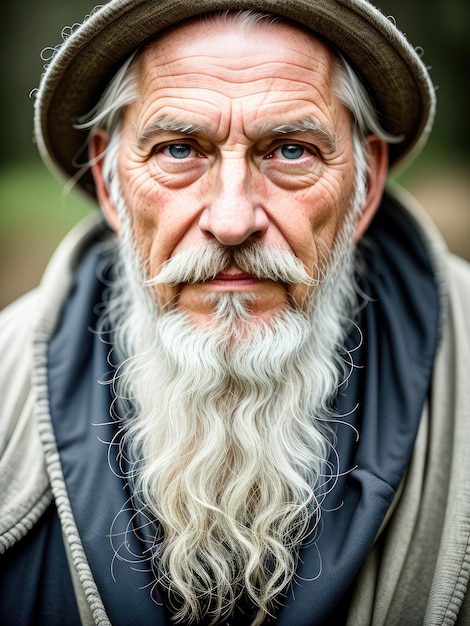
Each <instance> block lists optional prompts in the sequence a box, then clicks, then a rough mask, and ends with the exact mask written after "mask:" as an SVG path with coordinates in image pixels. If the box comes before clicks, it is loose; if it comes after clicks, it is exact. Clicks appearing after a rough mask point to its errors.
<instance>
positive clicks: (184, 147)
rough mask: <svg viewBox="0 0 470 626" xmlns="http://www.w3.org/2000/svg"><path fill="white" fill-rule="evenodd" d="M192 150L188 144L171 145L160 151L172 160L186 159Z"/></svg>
mask: <svg viewBox="0 0 470 626" xmlns="http://www.w3.org/2000/svg"><path fill="white" fill-rule="evenodd" d="M193 150H194V148H193V147H192V146H191V145H190V144H189V143H172V144H170V145H168V146H165V147H164V148H163V149H162V153H163V154H165V155H166V156H170V157H172V158H173V159H187V158H188V157H189V156H191V152H192V151H193Z"/></svg>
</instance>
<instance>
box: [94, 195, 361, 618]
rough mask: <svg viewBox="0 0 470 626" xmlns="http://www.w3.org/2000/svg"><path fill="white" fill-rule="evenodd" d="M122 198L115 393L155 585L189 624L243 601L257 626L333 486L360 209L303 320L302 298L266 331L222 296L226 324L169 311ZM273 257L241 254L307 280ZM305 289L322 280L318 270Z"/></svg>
mask: <svg viewBox="0 0 470 626" xmlns="http://www.w3.org/2000/svg"><path fill="white" fill-rule="evenodd" d="M356 196H357V197H356V198H355V203H356V204H360V202H361V195H360V194H359V193H357V194H356ZM115 203H116V204H120V205H121V219H122V220H123V221H124V227H123V231H122V232H121V245H120V249H121V259H120V263H118V268H119V269H118V271H117V279H116V283H115V286H114V288H113V291H114V297H112V298H111V299H110V303H109V306H108V310H107V317H106V323H107V325H108V327H110V328H112V332H113V344H114V348H115V349H116V351H117V353H118V354H119V355H120V358H121V360H122V362H121V365H120V366H119V368H118V370H117V373H116V376H115V379H114V390H115V394H116V397H117V398H118V399H119V401H120V403H121V406H122V407H125V415H124V416H123V428H124V430H125V435H124V438H123V442H122V446H123V448H122V450H123V454H126V455H127V457H128V458H129V459H130V468H131V469H130V470H129V472H128V476H127V478H128V481H129V483H130V484H131V489H132V490H133V493H134V502H135V503H140V504H137V506H140V507H141V508H142V511H143V512H144V514H145V516H146V519H150V520H151V521H152V522H153V523H154V529H155V530H154V533H153V535H152V538H151V540H150V543H149V545H148V550H147V553H148V555H149V557H148V558H149V561H150V563H151V566H152V569H153V571H154V575H155V583H156V584H159V585H160V588H163V589H164V590H165V593H166V595H167V599H168V602H169V603H171V610H172V613H173V618H174V620H175V621H177V622H178V621H179V622H183V621H184V622H185V623H191V622H193V621H194V622H196V623H197V622H201V621H203V620H204V623H210V624H220V623H223V621H224V620H226V619H228V618H230V616H231V615H232V614H233V612H234V610H235V608H236V606H237V604H238V603H239V602H240V599H241V598H242V597H243V598H244V602H246V600H248V602H249V603H251V605H252V606H253V614H252V616H251V618H246V619H247V623H248V619H251V623H252V624H253V625H257V624H261V623H262V622H263V620H264V619H265V617H266V616H267V615H269V614H271V613H272V612H273V610H274V609H275V606H276V602H277V601H279V600H281V599H282V594H283V593H285V592H286V590H287V589H288V587H289V584H290V583H291V582H292V580H293V578H294V576H295V570H296V563H297V559H298V554H299V549H300V546H301V544H302V543H303V542H305V541H306V540H307V539H308V538H309V537H313V533H314V530H315V527H316V525H317V523H318V520H319V518H320V513H321V504H322V494H325V493H326V491H327V490H328V482H329V481H332V480H334V476H332V475H331V469H329V466H328V461H327V460H328V458H329V455H330V452H331V447H332V445H333V444H334V438H333V436H332V434H331V431H330V429H329V427H328V422H329V421H330V419H331V418H332V412H331V401H332V399H333V398H334V396H335V394H336V391H337V388H338V386H339V385H340V384H341V382H342V381H343V380H344V378H345V377H347V375H348V371H349V365H348V363H349V358H348V355H347V353H346V352H345V350H344V349H343V348H342V346H343V343H344V339H345V335H346V333H347V331H348V330H349V328H350V325H351V315H352V309H353V306H354V303H355V301H356V291H355V281H354V268H355V253H354V248H353V243H352V241H353V236H354V230H355V229H354V225H355V218H354V211H353V210H351V212H350V218H349V219H347V220H346V223H345V225H344V227H343V229H342V232H341V236H340V237H339V238H338V240H337V242H336V244H335V247H334V249H333V251H332V253H331V254H330V257H329V259H328V261H326V262H325V264H324V267H319V268H317V277H318V285H317V286H316V287H315V289H314V290H313V293H312V295H311V296H310V298H309V301H308V302H306V303H304V306H303V308H302V310H300V309H299V308H297V307H296V306H295V304H294V303H291V304H290V305H289V306H287V307H286V309H285V310H284V311H283V312H282V313H280V314H278V315H277V316H276V317H275V318H274V319H273V320H272V321H271V322H269V323H260V322H259V320H256V319H255V318H253V317H252V315H251V314H250V297H248V296H246V295H245V296H244V295H243V294H230V293H229V294H218V295H217V296H216V297H214V298H213V302H212V304H213V307H214V314H213V318H212V322H211V323H209V324H208V325H206V326H204V327H201V328H199V327H198V328H196V327H194V325H193V324H192V323H191V322H189V321H188V319H187V318H186V317H185V315H184V314H183V313H181V312H179V311H178V310H177V309H176V310H169V311H161V310H159V308H158V305H156V303H155V301H154V298H153V296H152V289H151V284H152V280H150V281H147V283H146V282H145V280H144V277H143V276H142V272H141V270H140V269H139V267H138V254H137V253H136V250H135V245H134V242H133V237H132V232H131V227H130V225H129V219H128V217H126V215H127V212H126V211H125V207H124V206H123V200H122V197H121V196H120V195H116V197H115ZM216 247H217V246H216ZM271 252H272V251H270V250H269V249H268V250H259V249H257V250H256V253H255V255H253V254H251V253H250V251H249V250H248V249H247V250H245V251H244V250H241V251H240V255H241V257H243V256H244V255H245V256H246V257H247V258H249V259H250V260H249V261H246V263H247V264H248V266H249V268H250V269H249V271H250V272H251V273H255V271H254V270H255V268H254V265H256V263H259V264H260V265H263V267H264V270H263V271H266V267H269V268H272V273H273V275H276V272H277V273H278V275H281V274H282V280H283V281H285V282H289V281H290V280H292V282H300V281H301V279H302V277H301V276H299V272H300V273H302V271H303V270H301V269H299V264H298V262H297V260H295V259H293V258H292V257H291V255H290V254H289V255H283V254H282V253H281V254H279V253H278V251H274V252H273V253H272V254H271ZM191 254H192V253H191V252H190V253H189V258H188V257H187V256H185V257H183V258H182V259H180V260H178V259H176V257H175V259H176V260H175V263H174V264H172V266H171V268H170V269H169V270H168V268H164V270H163V271H164V272H167V277H166V279H165V280H168V281H169V282H171V280H176V281H177V280H178V276H179V274H178V272H180V273H181V272H183V271H186V269H187V268H188V266H191V267H192V265H191V263H193V264H197V262H198V261H197V259H200V258H201V251H200V250H196V251H194V254H193V256H192V257H191ZM223 254H224V252H223V251H221V250H218V251H215V252H214V251H213V252H211V251H210V250H206V251H205V252H204V257H205V258H206V260H205V261H204V264H205V268H200V269H199V270H195V273H194V275H193V278H194V276H197V274H198V272H204V271H209V270H208V268H207V264H208V265H211V264H213V265H214V267H212V268H211V271H215V273H217V271H220V269H221V268H220V267H219V266H218V264H220V256H221V255H222V256H223ZM254 256H256V257H258V258H259V259H262V261H261V262H259V261H256V260H255V259H254ZM283 256H284V257H285V258H283V259H281V258H280V257H283ZM274 257H276V258H274ZM288 257H290V258H288ZM237 262H239V263H240V266H241V268H242V269H243V265H242V263H243V260H241V261H240V259H239V260H238V261H237ZM178 263H179V265H178ZM215 266H217V267H215ZM259 271H260V273H261V268H260V270H259ZM194 279H196V278H194ZM157 280H160V278H159V277H158V276H157V278H156V279H155V280H154V281H153V282H156V281H157ZM303 280H305V281H308V280H311V279H310V278H309V275H308V274H307V273H305V272H304V277H303Z"/></svg>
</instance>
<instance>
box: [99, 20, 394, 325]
mask: <svg viewBox="0 0 470 626" xmlns="http://www.w3.org/2000/svg"><path fill="white" fill-rule="evenodd" d="M138 62H139V64H140V97H139V98H138V99H137V100H136V101H135V102H134V103H132V104H131V105H129V106H128V107H127V108H126V109H125V111H124V116H123V123H122V143H121V147H120V151H119V160H118V172H119V179H120V183H121V188H122V193H123V195H124V198H125V201H126V204H127V206H128V207H129V211H130V217H131V223H132V228H133V231H134V236H135V240H136V243H137V247H138V250H139V253H140V258H141V259H142V261H143V262H144V264H145V269H146V274H147V276H148V277H152V276H155V275H156V274H158V272H159V269H160V267H161V266H162V264H163V263H165V261H167V260H168V259H170V258H172V257H173V256H175V255H176V254H178V253H179V252H182V251H186V250H188V249H190V248H197V247H198V246H201V245H202V244H203V243H204V242H205V241H209V240H212V239H216V240H218V241H219V242H220V243H222V244H224V245H225V246H229V247H230V246H238V245H240V244H242V243H244V242H246V241H248V240H250V241H256V242H257V243H258V244H259V245H260V246H267V247H274V248H281V249H283V250H287V251H289V252H290V253H292V254H293V255H294V256H296V257H297V258H298V259H300V261H301V262H302V263H303V264H304V266H305V267H306V268H307V271H308V273H309V274H310V275H311V276H312V278H319V277H320V276H319V272H321V269H322V268H323V267H325V264H326V263H327V261H328V257H329V251H330V250H331V248H332V246H333V243H334V241H335V238H336V237H337V235H338V233H339V232H340V229H341V226H342V224H343V221H344V217H345V215H346V212H347V210H348V208H349V206H350V200H351V197H352V195H353V190H354V160H353V147H352V132H351V125H352V120H351V116H350V113H349V112H348V110H347V109H346V107H345V106H344V105H342V104H341V103H340V102H339V100H338V99H337V98H336V96H335V95H334V92H333V88H332V70H333V64H334V57H333V53H332V52H331V51H330V50H329V49H328V48H327V46H326V45H325V44H323V43H322V42H320V41H319V40H318V39H316V38H315V37H314V36H312V35H310V34H308V33H306V32H304V31H303V30H300V29H298V28H296V27H293V26H290V25H286V24H276V23H274V24H271V23H266V22H263V23H260V24H257V25H256V26H252V27H251V28H250V29H249V30H247V31H245V30H242V29H240V28H239V27H236V28H234V27H232V26H231V22H230V20H229V19H228V20H227V23H226V24H225V25H221V24H220V23H219V24H214V23H211V22H199V21H192V22H189V23H186V24H184V25H181V26H177V27H175V28H173V29H171V30H170V31H168V32H166V33H165V34H164V35H162V36H160V37H159V38H158V39H156V40H155V41H154V42H153V43H151V44H149V45H148V46H147V47H146V48H145V49H144V50H143V52H142V53H141V56H140V58H139V61H138ZM368 141H369V148H370V155H371V156H370V159H369V167H370V174H369V180H368V195H367V199H366V203H365V206H364V210H363V213H362V216H361V217H360V218H359V220H358V224H357V233H356V238H357V239H359V238H360V236H361V235H362V233H363V232H364V230H365V229H366V227H367V225H368V223H369V221H370V219H371V218H372V216H373V214H374V212H375V210H376V208H377V206H378V203H379V200H380V196H381V192H382V188H383V184H384V180H385V175H386V146H385V144H384V142H383V141H381V140H379V139H378V138H376V137H375V136H371V137H370V138H369V140H368ZM106 142H107V136H106V134H105V133H104V132H98V133H97V134H96V135H95V137H94V139H93V142H92V147H91V156H92V159H96V163H95V165H94V166H93V173H94V176H95V180H96V186H97V193H98V197H99V200H100V205H101V207H102V209H103V211H104V213H105V216H106V218H107V220H108V222H109V223H110V225H111V226H112V228H113V229H114V230H115V231H116V232H117V233H119V230H120V223H119V218H118V215H117V212H116V210H115V207H114V205H113V203H112V201H111V199H110V197H109V194H108V190H107V188H106V185H105V183H104V180H103V176H102V169H101V168H102V161H101V160H100V159H99V158H97V157H99V155H100V154H101V153H102V152H103V150H104V149H105V147H106ZM312 288H313V287H311V286H310V287H309V286H306V285H285V284H284V283H282V282H275V281H270V280H261V279H258V278H256V277H254V276H252V275H250V274H247V273H246V272H244V271H243V270H241V269H240V268H238V267H237V266H236V265H234V264H232V265H231V266H230V267H229V268H227V269H225V270H224V271H223V272H221V273H219V274H218V275H217V276H216V277H215V278H214V279H213V280H208V281H205V282H203V283H196V284H182V285H177V286H169V285H155V286H154V290H155V296H156V298H157V300H158V302H159V304H160V305H161V306H163V307H168V306H170V305H171V306H174V305H176V306H177V307H178V308H179V309H180V310H182V311H184V312H186V313H187V315H188V317H189V318H190V319H191V320H193V321H194V323H196V324H204V323H205V322H206V321H207V320H208V319H209V318H210V315H211V311H212V306H213V305H212V304H211V303H210V300H208V299H207V295H210V294H214V293H217V292H234V291H239V292H243V293H250V294H253V295H254V296H255V298H254V300H253V301H252V303H251V305H250V308H251V312H252V314H253V315H254V316H256V317H258V318H259V319H261V320H266V321H269V320H270V319H271V318H272V317H273V316H274V315H275V314H276V313H278V312H279V311H281V310H282V309H283V308H284V307H285V306H286V304H287V302H288V301H289V299H292V300H294V302H295V303H296V304H297V305H299V306H300V305H301V303H302V302H303V300H304V298H305V296H306V294H307V292H308V291H309V290H311V289H312Z"/></svg>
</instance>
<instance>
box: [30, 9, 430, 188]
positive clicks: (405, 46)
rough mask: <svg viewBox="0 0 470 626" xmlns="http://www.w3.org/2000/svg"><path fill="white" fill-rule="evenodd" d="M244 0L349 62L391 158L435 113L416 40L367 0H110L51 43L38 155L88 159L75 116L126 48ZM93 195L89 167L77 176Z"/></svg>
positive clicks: (70, 168)
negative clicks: (392, 138)
mask: <svg viewBox="0 0 470 626" xmlns="http://www.w3.org/2000/svg"><path fill="white" fill-rule="evenodd" d="M242 9H252V10H255V11H260V12H265V13H272V14H276V15H280V16H282V17H285V18H288V19H290V20H293V21H295V22H298V23H299V24H302V25H303V26H306V27H308V28H310V29H311V30H312V31H313V32H314V33H317V34H318V35H319V36H320V37H321V38H322V39H324V40H325V41H326V42H329V43H330V44H331V45H332V46H333V47H334V48H335V49H336V50H338V51H340V52H341V53H342V54H343V56H344V57H345V58H346V59H347V60H348V61H349V62H350V63H351V65H352V66H353V68H354V69H355V70H356V72H357V73H358V75H359V76H360V77H361V78H362V80H363V82H364V84H365V85H366V87H367V89H368V91H369V93H370V96H371V98H372V100H373V102H374V104H375V107H376V109H377V111H378V113H379V119H380V122H381V124H382V126H383V128H384V129H385V130H386V131H388V132H389V133H392V134H394V135H399V136H403V138H404V139H403V141H401V142H400V143H398V144H391V145H390V165H391V166H392V165H396V164H397V163H399V162H401V161H402V160H403V159H404V157H405V156H409V155H410V153H412V154H413V155H414V154H416V152H417V151H418V150H419V149H420V148H421V147H422V146H423V145H424V143H425V142H426V139H427V137H428V135H429V132H430V130H431V126H432V123H433V120H434V113H435V94H434V88H433V85H432V82H431V79H430V77H429V74H428V72H427V69H426V67H425V65H424V64H423V63H422V61H421V59H420V57H419V55H418V54H417V52H416V51H415V49H414V48H413V47H412V46H411V45H410V44H409V43H408V41H407V40H406V38H405V37H404V36H403V35H402V33H401V32H400V31H399V30H398V29H397V28H396V27H395V25H394V23H393V22H392V21H390V19H388V18H386V17H385V16H384V15H383V14H382V13H380V11H378V10H377V9H375V8H374V7H373V6H372V5H371V4H370V3H369V2H368V1H367V0H111V1H110V2H108V3H107V4H106V5H104V6H103V7H98V8H97V9H96V10H94V11H93V12H92V14H91V15H90V16H88V18H87V19H86V20H85V21H84V23H83V24H82V25H80V26H78V27H76V28H74V29H72V31H73V32H71V33H70V34H69V36H68V37H67V38H65V41H64V42H63V43H62V44H61V45H60V46H57V48H56V49H55V51H54V54H53V56H52V59H51V60H50V63H49V65H48V66H47V69H46V71H45V73H44V75H43V77H42V79H41V83H40V86H39V90H38V93H37V98H36V104H35V135H36V140H37V143H38V147H39V151H40V153H41V156H42V158H43V159H44V161H45V162H46V163H47V165H48V166H49V167H50V168H51V169H52V170H53V171H55V173H59V174H60V176H61V177H63V176H65V177H67V178H70V177H73V176H75V175H77V172H78V171H79V169H80V163H81V164H82V165H83V163H85V162H86V160H87V153H86V148H85V143H86V136H85V133H84V131H83V130H82V131H80V130H77V129H75V128H74V124H75V123H76V122H77V120H78V118H80V117H81V116H83V115H85V114H86V113H88V112H89V111H90V109H91V108H92V107H93V106H94V105H95V104H96V103H97V101H98V99H99V97H100V95H101V94H102V92H103V91H104V89H105V87H106V85H107V83H108V81H109V80H110V79H111V78H112V76H113V75H114V73H115V72H116V71H117V70H118V68H119V67H120V65H121V64H122V63H123V61H124V60H125V59H126V58H127V57H128V55H129V54H130V53H131V52H132V51H133V50H135V49H136V48H137V47H138V46H139V45H141V44H142V43H144V42H145V41H147V40H148V39H151V38H153V37H154V36H155V35H156V34H157V33H159V32H160V31H162V30H163V29H165V28H168V27H169V26H172V25H174V24H176V23H177V22H180V21H182V20H185V19H188V18H191V17H194V16H196V15H200V14H203V13H209V12H213V11H226V10H242ZM78 183H79V185H80V186H81V187H82V188H83V189H85V190H86V191H88V192H89V193H90V194H92V195H94V185H93V181H92V178H91V174H90V173H89V172H87V173H86V174H84V175H83V176H81V177H80V178H79V179H78Z"/></svg>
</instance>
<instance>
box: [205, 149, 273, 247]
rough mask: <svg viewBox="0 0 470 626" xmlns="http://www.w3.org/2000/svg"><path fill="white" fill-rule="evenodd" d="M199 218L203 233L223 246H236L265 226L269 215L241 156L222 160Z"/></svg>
mask: <svg viewBox="0 0 470 626" xmlns="http://www.w3.org/2000/svg"><path fill="white" fill-rule="evenodd" d="M216 176H217V178H216V180H214V181H213V185H212V187H211V190H210V191H209V193H208V198H209V201H208V203H207V204H206V206H205V208H204V211H203V212H202V214H201V217H200V220H199V227H200V228H201V230H202V231H204V233H205V234H208V235H209V236H212V237H215V238H216V239H217V240H218V241H219V242H220V243H222V244H224V245H226V246H236V245H239V244H241V243H243V242H244V241H246V240H247V239H248V238H249V237H251V236H252V235H261V234H263V233H264V232H265V231H266V230H267V228H268V217H267V215H266V213H265V211H264V209H263V208H262V206H261V204H260V203H259V202H258V201H257V195H256V192H255V189H254V187H255V184H254V181H253V180H252V176H251V173H250V169H249V166H248V164H246V163H245V162H244V160H243V159H241V158H240V159H235V158H232V159H230V158H229V159H227V160H226V161H225V162H224V163H222V164H221V166H220V168H219V170H218V172H217V174H216Z"/></svg>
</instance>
